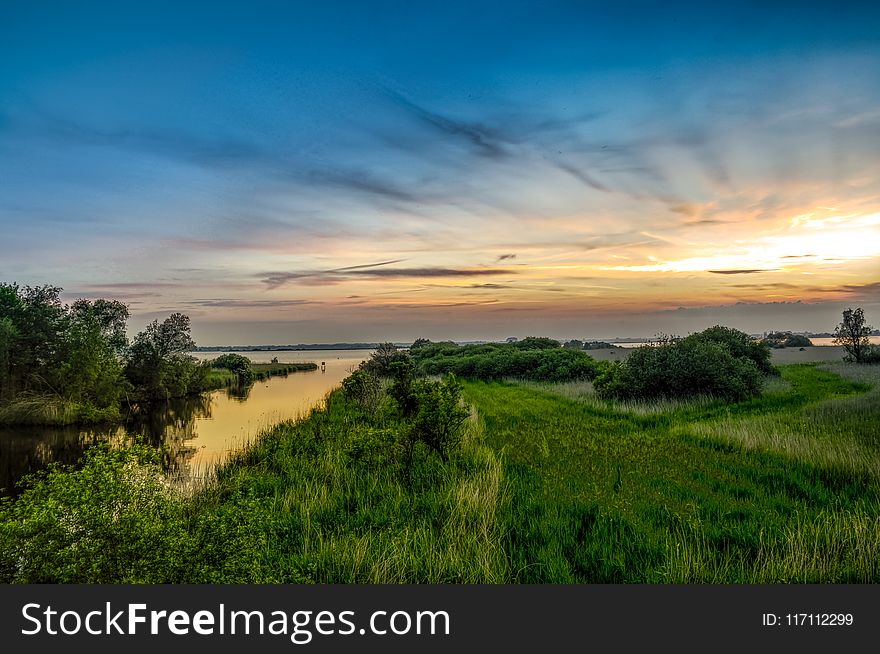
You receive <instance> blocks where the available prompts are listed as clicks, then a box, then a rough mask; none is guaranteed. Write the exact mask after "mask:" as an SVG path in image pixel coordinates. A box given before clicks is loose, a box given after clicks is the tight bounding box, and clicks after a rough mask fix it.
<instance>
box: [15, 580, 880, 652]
mask: <svg viewBox="0 0 880 654" xmlns="http://www.w3.org/2000/svg"><path fill="white" fill-rule="evenodd" d="M0 611H2V613H0V625H2V628H0V639H2V640H0V643H2V648H3V651H6V652H23V651H28V652H44V651H45V652H49V651H53V652H54V651H57V648H59V647H62V648H63V647H70V646H73V647H76V648H77V650H76V651H89V652H95V653H97V652H114V653H116V654H118V653H119V652H126V653H127V652H141V651H144V652H147V651H150V652H155V651H156V648H161V649H160V650H159V651H161V652H163V653H171V652H192V651H201V648H202V647H210V648H212V649H214V650H217V649H219V651H227V650H229V651H238V652H241V651H242V650H243V648H247V649H250V650H251V651H256V652H285V651H293V650H305V651H313V652H338V651H353V650H360V651H375V650H379V649H381V650H382V651H383V652H411V651H419V652H441V651H443V652H447V651H456V650H457V651H463V652H468V651H485V652H498V651H502V652H503V651H505V650H507V651H511V652H520V651H530V650H540V649H542V648H552V649H550V650H549V651H556V650H570V649H576V650H578V651H588V650H592V649H595V648H598V647H601V648H602V649H606V648H609V647H611V648H614V649H615V650H618V651H631V650H632V649H634V648H637V647H650V648H656V647H660V648H661V650H662V651H666V650H667V649H674V650H675V651H711V650H715V649H719V648H720V649H723V650H728V649H729V648H731V647H750V648H755V647H757V648H759V649H758V651H764V650H765V648H766V649H767V650H769V649H771V648H774V649H775V648H780V647H783V648H794V647H797V648H798V649H799V650H800V651H815V650H819V649H825V650H826V651H842V648H850V647H852V648H855V647H859V646H866V645H867V646H871V647H874V646H875V645H876V642H877V640H878V636H880V619H878V618H880V615H878V614H880V587H878V586H874V585H864V586H794V585H792V586H708V585H706V586H3V587H0ZM80 647H82V648H83V649H82V650H80V649H79V648H80ZM194 648H196V649H195V650H194ZM827 648H833V649H832V650H827ZM247 649H245V650H244V651H247ZM783 651H788V650H787V649H786V650H783Z"/></svg>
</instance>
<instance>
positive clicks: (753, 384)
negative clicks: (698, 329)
mask: <svg viewBox="0 0 880 654" xmlns="http://www.w3.org/2000/svg"><path fill="white" fill-rule="evenodd" d="M594 386H595V389H596V392H597V393H598V394H599V395H600V397H604V398H614V399H622V400H631V399H653V398H681V397H690V396H696V395H710V396H714V397H719V398H724V399H727V400H732V401H736V400H742V399H745V398H748V397H752V396H755V395H758V394H760V392H761V372H760V370H759V369H758V366H757V365H756V364H755V362H754V360H752V359H751V358H750V357H747V356H739V357H737V356H735V355H734V354H733V353H731V351H730V350H729V349H728V348H727V347H725V346H724V345H723V344H721V343H719V342H715V341H713V340H700V339H689V338H685V339H682V340H681V341H679V342H677V343H670V344H668V345H660V346H644V347H640V348H637V349H636V350H635V351H633V352H632V353H631V354H630V355H629V357H628V358H627V359H626V361H624V362H622V363H618V364H614V365H613V366H612V367H610V368H608V369H607V370H606V371H605V372H604V373H603V374H601V375H600V376H599V377H598V378H597V379H596V380H595V382H594Z"/></svg>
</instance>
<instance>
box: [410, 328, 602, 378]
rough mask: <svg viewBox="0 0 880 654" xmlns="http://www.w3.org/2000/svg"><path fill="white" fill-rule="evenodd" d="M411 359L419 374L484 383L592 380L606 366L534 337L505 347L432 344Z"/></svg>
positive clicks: (506, 344)
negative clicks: (512, 379) (499, 380)
mask: <svg viewBox="0 0 880 654" xmlns="http://www.w3.org/2000/svg"><path fill="white" fill-rule="evenodd" d="M529 344H531V348H530V347H529ZM551 344H555V345H551ZM412 357H413V360H414V361H415V364H416V370H417V371H418V372H420V373H423V374H427V375H443V374H446V373H453V374H455V375H456V376H457V377H462V378H464V379H481V380H484V381H490V380H495V379H502V378H505V377H513V378H519V379H528V380H531V381H546V382H561V381H579V380H592V379H594V378H595V377H596V375H598V374H599V372H600V371H601V370H602V369H604V367H605V365H606V364H603V363H600V362H598V361H596V360H595V359H593V358H592V357H590V356H589V355H588V354H586V353H585V352H582V351H580V350H575V349H571V348H562V347H560V346H559V344H558V343H557V342H556V341H552V340H551V339H544V338H533V337H530V338H526V339H523V340H522V341H519V342H517V343H503V344H501V343H487V344H482V345H464V346H459V345H456V344H454V343H451V344H450V343H432V344H431V345H426V346H423V347H420V348H419V349H418V350H416V351H414V352H413V353H412Z"/></svg>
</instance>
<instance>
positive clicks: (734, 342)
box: [681, 325, 776, 375]
mask: <svg viewBox="0 0 880 654" xmlns="http://www.w3.org/2000/svg"><path fill="white" fill-rule="evenodd" d="M681 342H682V343H684V342H699V343H717V344H719V345H722V346H724V347H725V348H727V350H728V351H729V352H730V354H732V355H733V356H734V357H735V358H738V359H739V358H747V359H751V360H752V361H753V362H754V363H755V366H757V368H758V370H759V371H761V372H762V373H763V374H765V375H772V374H775V373H776V369H775V368H774V367H773V366H772V365H771V363H770V347H769V346H768V345H767V344H766V343H761V342H759V341H756V340H755V339H753V338H752V337H751V336H749V335H748V334H746V333H745V332H741V331H739V330H738V329H733V328H732V327H722V326H721V325H715V326H714V327H709V329H704V330H703V331H701V332H697V333H696V334H691V335H689V336H686V337H685V338H683V339H681Z"/></svg>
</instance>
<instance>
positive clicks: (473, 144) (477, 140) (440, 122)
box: [383, 87, 510, 159]
mask: <svg viewBox="0 0 880 654" xmlns="http://www.w3.org/2000/svg"><path fill="white" fill-rule="evenodd" d="M383 90H384V93H385V95H386V96H387V97H388V98H389V99H391V100H392V101H393V102H394V103H395V104H396V105H397V106H398V107H401V108H403V109H404V110H406V111H407V112H408V113H409V114H410V115H412V116H414V117H415V118H416V119H417V120H418V121H419V122H421V123H422V124H423V125H426V126H427V127H429V128H431V129H432V130H434V131H435V132H437V133H439V134H441V135H444V136H448V137H451V138H453V139H455V140H456V141H457V142H460V143H463V144H464V145H466V146H468V147H469V148H471V149H472V150H473V151H474V152H476V153H477V154H479V155H480V156H483V157H487V158H490V159H502V158H506V157H508V156H509V155H510V152H509V151H508V149H507V139H506V138H505V137H504V136H503V135H502V134H501V132H500V131H499V130H497V129H495V128H492V127H488V126H486V125H482V124H480V123H475V122H468V121H464V120H458V119H455V118H452V117H450V116H445V115H443V114H440V113H438V112H436V111H431V110H429V109H427V108H425V107H423V106H421V105H419V104H417V103H415V102H414V101H412V100H410V99H409V98H407V97H405V96H404V95H402V94H401V93H398V92H397V91H394V90H392V89H389V88H387V87H386V88H385V89H383Z"/></svg>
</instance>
